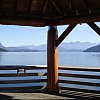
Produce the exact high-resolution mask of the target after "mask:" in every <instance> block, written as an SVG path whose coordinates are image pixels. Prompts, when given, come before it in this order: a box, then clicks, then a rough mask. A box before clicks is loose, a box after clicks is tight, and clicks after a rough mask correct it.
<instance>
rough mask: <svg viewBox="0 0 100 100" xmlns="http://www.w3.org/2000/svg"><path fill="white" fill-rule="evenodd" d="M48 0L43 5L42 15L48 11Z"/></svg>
mask: <svg viewBox="0 0 100 100" xmlns="http://www.w3.org/2000/svg"><path fill="white" fill-rule="evenodd" d="M48 2H49V1H48V0H46V2H45V4H44V7H43V11H42V16H43V15H44V14H45V11H46V8H47V5H48Z"/></svg>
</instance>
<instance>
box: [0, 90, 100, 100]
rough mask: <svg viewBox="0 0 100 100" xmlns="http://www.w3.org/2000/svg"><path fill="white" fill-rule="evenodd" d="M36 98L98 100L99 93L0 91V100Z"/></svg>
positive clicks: (31, 99) (33, 99) (47, 99)
mask: <svg viewBox="0 0 100 100" xmlns="http://www.w3.org/2000/svg"><path fill="white" fill-rule="evenodd" d="M36 99H46V100H50V99H56V100H60V99H62V100H93V99H94V100H100V94H93V93H85V92H76V91H68V90H65V91H64V90H63V91H62V92H61V93H59V94H58V95H57V94H56V95H54V94H48V93H45V92H44V93H43V92H41V93H40V92H22V93H21V92H20V93H18V92H14V93H11V92H0V100H36Z"/></svg>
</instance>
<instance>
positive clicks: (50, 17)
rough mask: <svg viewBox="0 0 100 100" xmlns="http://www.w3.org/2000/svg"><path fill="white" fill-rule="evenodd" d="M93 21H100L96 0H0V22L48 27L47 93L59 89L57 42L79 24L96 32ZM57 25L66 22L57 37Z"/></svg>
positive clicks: (99, 10) (98, 4)
mask: <svg viewBox="0 0 100 100" xmlns="http://www.w3.org/2000/svg"><path fill="white" fill-rule="evenodd" d="M94 22H100V0H0V24H5V25H22V26H35V27H45V26H49V30H48V40H47V69H48V71H47V80H48V81H47V91H48V92H50V93H54V92H59V86H58V46H59V44H60V43H61V42H62V41H63V40H64V38H65V37H66V36H67V35H68V34H69V33H70V32H71V31H72V30H73V29H74V28H75V26H76V25H77V24H81V23H87V24H88V25H89V26H90V27H91V28H92V29H93V30H94V31H95V32H96V33H97V34H98V35H100V28H99V27H98V26H97V25H96V24H95V23H94ZM58 25H69V26H68V28H67V29H66V30H65V31H64V32H63V33H62V34H61V36H60V37H58V33H57V26H58ZM41 34H42V33H41Z"/></svg>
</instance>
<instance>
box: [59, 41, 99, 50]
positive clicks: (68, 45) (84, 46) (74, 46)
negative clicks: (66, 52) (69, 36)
mask: <svg viewBox="0 0 100 100" xmlns="http://www.w3.org/2000/svg"><path fill="white" fill-rule="evenodd" d="M96 45H97V43H90V42H79V41H77V42H69V43H66V42H64V43H62V44H61V46H62V47H63V48H65V49H75V50H77V49H79V50H85V49H87V48H90V47H93V46H96Z"/></svg>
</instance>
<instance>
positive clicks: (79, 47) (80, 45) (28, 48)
mask: <svg viewBox="0 0 100 100" xmlns="http://www.w3.org/2000/svg"><path fill="white" fill-rule="evenodd" d="M96 45H97V44H96V43H89V42H79V41H77V42H69V43H66V42H64V43H61V44H60V45H59V47H58V51H59V52H82V51H84V50H85V49H87V48H90V47H92V46H96ZM0 47H1V48H3V49H5V50H7V51H9V52H45V51H47V45H46V44H43V45H39V46H35V45H23V46H18V47H4V46H3V45H2V44H1V43H0Z"/></svg>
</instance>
